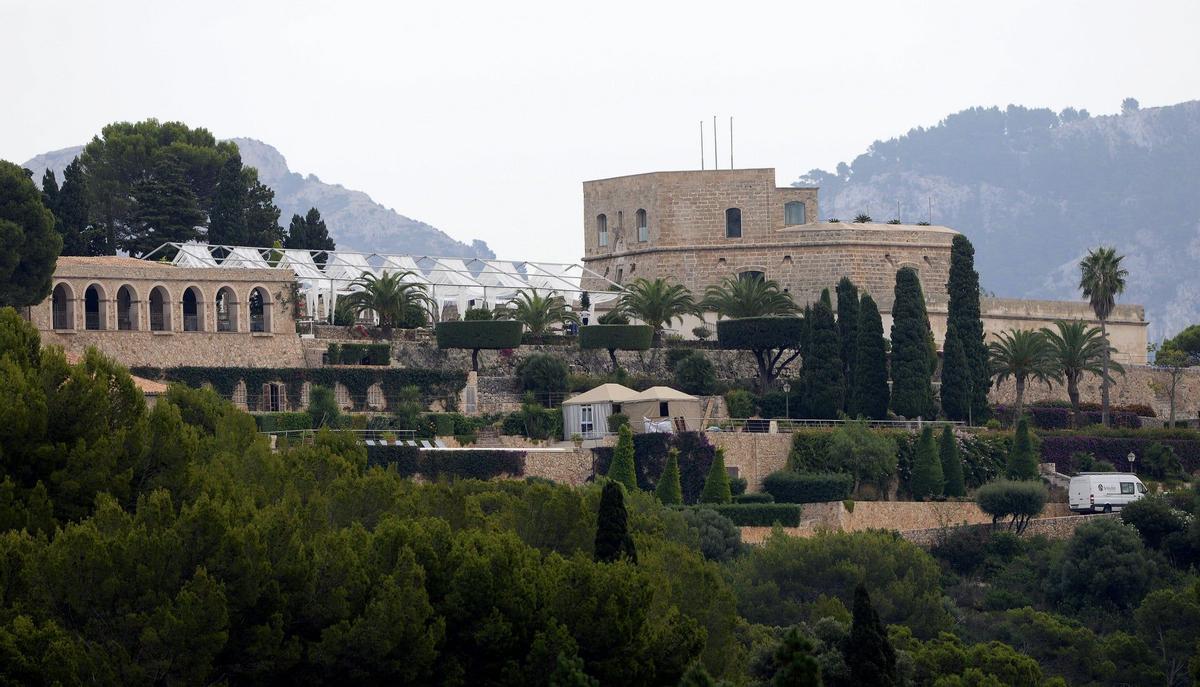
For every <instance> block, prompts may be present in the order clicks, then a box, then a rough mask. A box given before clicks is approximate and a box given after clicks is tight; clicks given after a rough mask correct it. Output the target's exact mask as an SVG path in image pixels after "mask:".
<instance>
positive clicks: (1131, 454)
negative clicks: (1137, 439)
mask: <svg viewBox="0 0 1200 687" xmlns="http://www.w3.org/2000/svg"><path fill="white" fill-rule="evenodd" d="M1125 460H1128V461H1129V472H1130V473H1131V474H1137V473H1134V471H1133V463H1134V461H1136V460H1137V455H1136V454H1134V452H1133V451H1130V452H1129V455H1127V456H1125Z"/></svg>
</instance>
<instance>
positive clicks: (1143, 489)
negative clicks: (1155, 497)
mask: <svg viewBox="0 0 1200 687" xmlns="http://www.w3.org/2000/svg"><path fill="white" fill-rule="evenodd" d="M1137 487H1138V493H1139V494H1145V493H1146V485H1144V484H1142V483H1141V482H1138V485H1137Z"/></svg>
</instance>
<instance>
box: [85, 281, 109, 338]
mask: <svg viewBox="0 0 1200 687" xmlns="http://www.w3.org/2000/svg"><path fill="white" fill-rule="evenodd" d="M83 328H84V329H92V330H97V329H104V297H103V296H102V295H101V293H100V287H99V286H97V285H95V284H92V285H91V286H89V287H87V291H84V292H83Z"/></svg>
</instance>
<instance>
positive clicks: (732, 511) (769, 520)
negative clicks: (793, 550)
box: [693, 503, 801, 527]
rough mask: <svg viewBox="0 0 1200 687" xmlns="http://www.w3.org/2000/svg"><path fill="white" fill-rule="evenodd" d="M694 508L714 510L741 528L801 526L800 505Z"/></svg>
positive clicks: (740, 504) (772, 504) (766, 504)
mask: <svg viewBox="0 0 1200 687" xmlns="http://www.w3.org/2000/svg"><path fill="white" fill-rule="evenodd" d="M693 507H694V508H712V509H713V510H715V511H717V512H718V513H720V514H721V515H724V516H725V517H727V518H729V520H730V521H732V522H733V524H735V525H737V526H739V527H771V526H773V525H775V523H779V524H780V525H783V526H784V527H799V526H800V512H801V508H800V504H798V503H718V504H711V503H706V504H704V505H702V506H693Z"/></svg>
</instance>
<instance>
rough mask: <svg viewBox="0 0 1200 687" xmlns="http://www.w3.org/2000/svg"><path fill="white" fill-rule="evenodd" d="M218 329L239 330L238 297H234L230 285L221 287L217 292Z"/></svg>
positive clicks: (226, 330) (221, 330)
mask: <svg viewBox="0 0 1200 687" xmlns="http://www.w3.org/2000/svg"><path fill="white" fill-rule="evenodd" d="M216 306H217V307H216V310H217V331H219V332H236V331H237V299H235V298H234V295H233V289H231V288H229V287H228V286H223V287H221V290H220V291H218V292H217V302H216Z"/></svg>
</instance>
